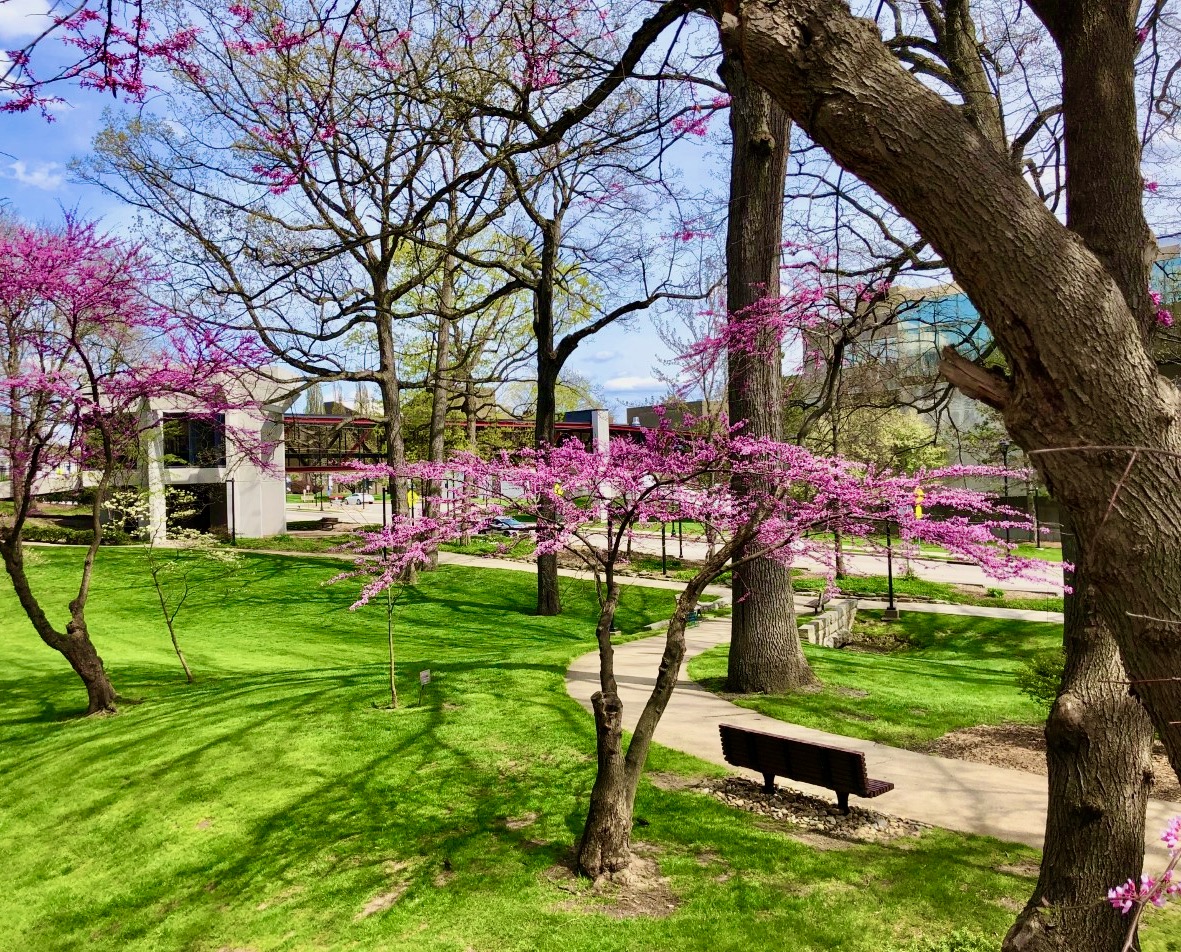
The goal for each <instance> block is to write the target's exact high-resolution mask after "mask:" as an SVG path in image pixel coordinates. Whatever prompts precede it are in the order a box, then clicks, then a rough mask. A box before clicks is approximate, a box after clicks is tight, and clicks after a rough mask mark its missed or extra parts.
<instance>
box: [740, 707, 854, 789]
mask: <svg viewBox="0 0 1181 952" xmlns="http://www.w3.org/2000/svg"><path fill="white" fill-rule="evenodd" d="M720 729H721V732H722V753H723V754H724V755H725V757H726V761H727V762H728V763H731V764H733V765H734V766H735V767H747V768H749V769H751V770H757V771H758V772H759V773H773V774H775V775H776V776H778V777H790V778H791V779H792V780H799V781H800V782H801V783H810V784H813V785H814V786H817V787H827V788H828V789H829V790H841V791H845V792H848V793H856V794H860V795H862V796H864V795H865V794H866V793H867V792H868V790H867V787H866V784H867V782H868V778H867V777H866V773H865V755H864V754H862V753H861V752H860V751H856V750H843V749H841V748H840V747H827V746H825V745H824V744H810V743H808V742H807V741H801V740H792V739H791V738H789V737H777V736H775V735H774V734H764V733H763V732H762V731H752V730H747V729H746V728H744V727H735V726H733V725H732V724H722V725H720Z"/></svg>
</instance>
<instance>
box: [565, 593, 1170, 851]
mask: <svg viewBox="0 0 1181 952" xmlns="http://www.w3.org/2000/svg"><path fill="white" fill-rule="evenodd" d="M862 604H863V606H864V607H866V608H870V607H875V606H873V605H871V604H868V603H862ZM960 607H961V606H954V605H952V606H944V605H922V606H913V605H909V604H908V605H907V606H906V609H907V610H912V609H913V610H918V611H930V610H933V609H934V610H938V611H939V612H940V613H947V612H946V609H958V608H960ZM996 611H1004V610H1003V609H977V610H976V611H964V612H958V611H957V612H955V613H956V614H983V613H985V612H996ZM1015 615H1019V616H1021V617H1023V618H1026V619H1027V620H1030V621H1051V620H1055V618H1056V619H1057V620H1061V616H1060V615H1056V613H1053V612H1011V614H1009V615H1008V617H1013V616H1015ZM1031 615H1032V616H1051V617H1049V618H1046V617H1029V616H1031ZM992 617H997V616H995V615H993V616H992ZM1002 617H1005V616H1002ZM729 640H730V620H729V619H728V618H723V619H708V620H705V621H703V622H702V623H701V624H700V625H698V626H697V627H695V628H691V629H689V631H688V632H687V641H688V650H687V651H686V655H685V663H686V664H687V663H688V661H689V659H691V658H693V657H694V656H696V655H698V654H700V653H701V652H703V651H705V650H707V649H709V648H712V647H714V646H715V645H719V644H723V643H725V642H728V641H729ZM663 648H664V638H663V637H662V636H656V637H652V638H644V639H642V640H639V641H632V642H629V643H627V644H624V645H619V646H617V647H616V649H615V674H616V678H617V680H618V682H619V690H620V697H621V699H622V700H623V711H624V723H625V726H626V727H627V728H628V729H631V728H632V727H634V726H635V722H636V719H637V718H638V717H639V714H640V711H641V709H642V708H643V705H644V701H645V699H646V698H647V696H648V693H649V692H650V691H651V689H652V684H653V680H654V677H655V674H656V671H657V669H658V668H659V667H660V655H661V652H662V651H663ZM598 665H599V661H598V654H597V653H596V652H591V653H589V654H586V655H583V656H582V657H580V658H578V659H577V660H575V662H574V663H573V664H572V665H571V666H570V670H569V671H568V672H567V673H566V689H567V691H569V692H570V694H571V696H573V697H574V698H575V699H576V700H577V701H578V702H579V703H580V704H582V706H583V707H584V708H586V709H587V710H588V711H589V710H590V697H591V695H592V694H593V693H594V692H595V691H597V690H598V687H599V685H598ZM722 723H727V724H738V725H740V726H742V727H749V728H751V729H754V730H761V731H766V732H767V733H769V734H778V735H780V736H783V737H795V738H799V739H801V740H807V741H813V742H816V743H820V744H830V745H833V746H836V747H846V748H849V749H852V750H859V751H862V752H863V753H864V754H865V763H866V769H867V770H868V772H869V775H870V776H871V777H874V778H876V779H879V780H889V781H892V782H893V783H894V785H895V786H894V789H893V790H892V791H891V792H889V793H886V794H883V795H882V796H880V797H877V798H875V799H873V800H860V799H859V798H856V797H854V798H853V800H852V802H853V803H861V804H862V805H864V806H867V807H869V808H871V809H874V810H878V811H880V812H882V813H888V814H892V815H894V816H900V817H906V818H908V819H912V820H919V821H921V822H923V823H928V824H930V825H932V826H941V827H945V828H947V829H949V830H956V831H959V832H961V833H978V834H982V835H985V836H993V837H996V838H997V839H1000V840H1011V841H1015V842H1018V843H1025V844H1026V845H1028V846H1033V847H1037V848H1038V849H1040V848H1041V845H1042V837H1043V833H1044V831H1045V823H1046V778H1045V777H1042V776H1039V775H1037V774H1031V773H1026V772H1025V771H1022V770H1008V769H1006V768H1003V767H991V766H988V765H987V764H976V763H971V762H970V761H965V760H951V759H948V758H946V757H936V756H933V755H931V754H920V753H916V752H914V751H911V750H903V749H901V748H898V747H887V746H886V745H884V744H878V743H875V742H873V741H868V740H860V739H858V738H854V737H845V736H844V735H839V734H829V733H826V732H824V731H818V730H813V729H812V728H809V727H800V726H798V725H795V724H788V723H786V722H784V721H780V720H776V719H775V718H772V717H766V716H764V715H762V714H759V713H757V712H755V711H751V710H748V709H747V708H744V707H739V706H738V705H737V704H731V703H730V702H729V701H726V700H724V699H723V698H720V697H718V696H717V695H716V694H712V693H710V692H709V691H706V690H705V689H704V688H702V687H701V686H699V685H698V684H696V683H695V682H693V681H691V680H690V679H689V678H688V676H687V675H686V674H685V669H684V667H683V666H682V669H681V678H680V681H679V683H678V684H677V689H676V691H675V692H674V693H673V696H672V700H671V701H670V702H669V705H668V708H667V710H666V711H665V712H664V716H663V717H662V718H661V720H660V726H659V727H658V728H657V730H656V741H657V742H658V743H661V744H664V745H665V746H666V747H672V748H674V749H675V750H679V751H683V752H684V753H687V754H692V755H694V756H696V757H700V758H701V759H702V760H707V761H710V762H711V763H715V764H721V765H726V762H725V760H724V759H723V758H722V748H721V744H720V742H719V740H718V725H719V724H722ZM729 769H730V770H731V771H734V772H736V773H741V774H744V775H746V776H750V777H754V778H755V779H758V777H757V775H756V774H754V773H753V772H752V771H748V770H738V769H736V768H734V767H729ZM777 782H778V783H779V784H781V785H785V786H790V787H794V788H796V789H798V790H803V791H805V792H807V793H810V794H814V795H816V796H819V797H824V798H826V799H828V800H832V801H833V802H835V798H834V796H833V793H832V792H831V791H829V790H825V789H822V788H817V787H811V786H809V785H807V784H801V783H796V782H794V781H787V780H783V779H782V778H780V779H778V780H777ZM1177 813H1181V804H1177V803H1169V802H1166V801H1162V800H1150V801H1149V803H1148V817H1147V824H1146V827H1145V834H1146V836H1145V838H1146V841H1147V850H1146V852H1147V857H1148V859H1147V862H1148V865H1147V867H1146V871H1148V872H1152V871H1153V870H1154V868H1159V867H1160V866H1163V865H1164V863H1165V862H1167V859H1168V854H1167V852H1166V851H1165V849H1164V846H1163V845H1162V844H1161V842H1160V834H1161V832H1162V831H1163V830H1164V828H1165V825H1166V823H1167V822H1168V820H1169V818H1170V817H1172V816H1174V815H1176V814H1177Z"/></svg>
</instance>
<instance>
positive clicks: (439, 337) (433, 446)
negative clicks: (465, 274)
mask: <svg viewBox="0 0 1181 952" xmlns="http://www.w3.org/2000/svg"><path fill="white" fill-rule="evenodd" d="M448 225H449V227H450V229H451V230H454V227H455V206H454V204H452V205H451V206H450V207H449V210H448ZM454 267H455V259H454V258H453V257H452V256H451V255H445V256H444V258H443V266H442V274H441V275H440V287H439V313H438V315H437V317H438V322H437V324H436V329H435V366H434V368H433V369H432V373H431V418H430V425H429V427H428V432H427V459H429V460H430V461H431V462H432V463H441V462H443V460H444V457H445V456H446V450H447V410H448V408H449V406H450V404H451V383H450V380H449V379H448V377H449V374H450V373H451V372H452V369H451V367H450V362H451V328H452V324H453V322H454V319H455V270H454ZM441 495H442V483H441V482H440V481H439V480H437V479H433V480H428V481H427V483H426V485H425V486H424V487H423V492H422V514H423V516H424V517H425V518H427V519H430V518H433V517H435V516H437V515H439V513H438V512H436V507H438V506H440V505H441V502H439V500H440V499H441ZM438 565H439V551H438V549H431V552H430V562H429V563H428V566H427V567H428V568H431V569H434V568H437V567H438Z"/></svg>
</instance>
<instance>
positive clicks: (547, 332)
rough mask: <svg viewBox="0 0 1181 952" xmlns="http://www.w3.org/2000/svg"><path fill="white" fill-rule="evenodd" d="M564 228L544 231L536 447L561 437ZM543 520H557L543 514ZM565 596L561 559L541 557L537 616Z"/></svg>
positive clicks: (550, 224)
mask: <svg viewBox="0 0 1181 952" xmlns="http://www.w3.org/2000/svg"><path fill="white" fill-rule="evenodd" d="M560 234H561V225H560V223H559V222H556V221H547V222H545V224H544V225H543V226H542V228H541V273H540V276H539V280H538V283H537V288H536V292H535V293H534V296H533V335H534V337H535V338H536V340H537V413H536V417H535V419H534V422H533V445H534V446H541V445H542V444H546V443H548V444H551V445H552V444H554V443H556V442H557V437H558V427H557V424H558V410H557V391H558V375H559V374H560V373H561V372H562V364H563V362H564V361H563V358H562V356H561V354H559V352H558V349H557V348H556V347H555V344H554V327H555V323H556V322H555V316H554V288H555V286H556V284H557V273H558V244H559V240H560V239H559V236H560ZM538 515H539V516H540V518H542V519H546V518H550V519H552V518H554V514H553V513H550V512H545V511H541V512H539V513H538ZM561 613H562V596H561V593H560V592H559V590H558V557H557V555H556V554H554V553H547V554H546V555H539V556H538V557H537V614H538V615H543V616H548V615H560V614H561Z"/></svg>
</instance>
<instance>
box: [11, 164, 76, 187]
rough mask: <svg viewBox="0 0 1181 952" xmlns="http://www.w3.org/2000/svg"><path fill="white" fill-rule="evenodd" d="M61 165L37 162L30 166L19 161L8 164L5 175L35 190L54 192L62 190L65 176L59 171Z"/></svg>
mask: <svg viewBox="0 0 1181 952" xmlns="http://www.w3.org/2000/svg"><path fill="white" fill-rule="evenodd" d="M59 169H61V165H60V164H58V163H57V162H37V163H36V164H34V165H32V166H30V165H29V164H28V163H26V162H22V161H21V160H20V159H17V160H16V161H15V162H10V163H9V164H8V169H7V170H6V171H5V173H4V177H5V178H11V179H16V180H17V181H18V182H20V183H21V185H31V186H32V187H33V188H40V189H44V190H45V191H47V192H54V191H57V189H59V188H61V185H62V182H63V181H65V176H64V175H63V174H62V173H61V172H60V171H59Z"/></svg>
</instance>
